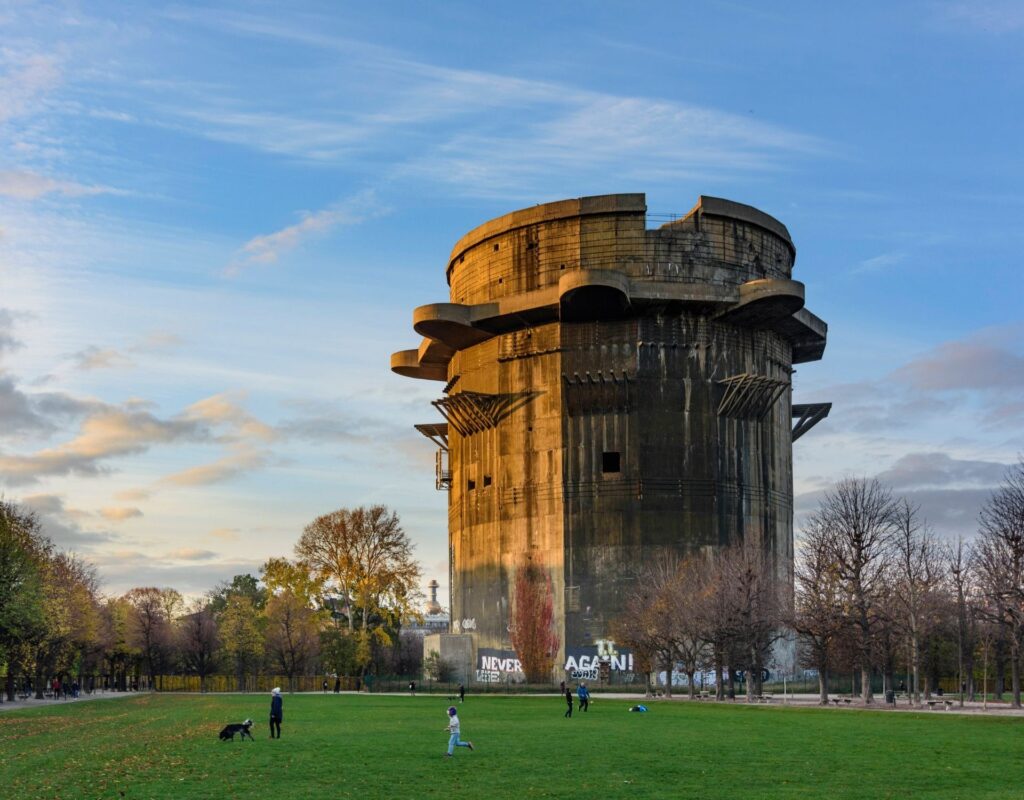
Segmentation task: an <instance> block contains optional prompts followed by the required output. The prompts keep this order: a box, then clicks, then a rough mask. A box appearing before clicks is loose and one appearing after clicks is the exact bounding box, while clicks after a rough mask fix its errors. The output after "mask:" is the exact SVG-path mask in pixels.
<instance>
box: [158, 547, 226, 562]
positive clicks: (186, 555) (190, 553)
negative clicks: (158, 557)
mask: <svg viewBox="0 0 1024 800" xmlns="http://www.w3.org/2000/svg"><path fill="white" fill-rule="evenodd" d="M216 557H217V554H216V553H215V552H213V551H212V550H202V549H200V548H197V547H179V548H178V549H177V550H171V551H170V552H169V553H167V554H165V555H164V558H170V559H174V560H175V561H209V560H210V559H211V558H216Z"/></svg>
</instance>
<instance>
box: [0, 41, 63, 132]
mask: <svg viewBox="0 0 1024 800" xmlns="http://www.w3.org/2000/svg"><path fill="white" fill-rule="evenodd" d="M0 69H2V70H3V72H2V73H0V122H5V121H7V120H10V119H14V118H16V117H20V116H24V115H27V114H30V113H33V112H35V111H36V110H38V108H39V104H40V101H41V100H42V98H43V97H44V96H45V95H46V93H47V92H49V91H51V90H52V89H54V88H55V87H57V86H58V85H59V84H60V81H61V69H60V62H59V61H58V59H57V58H56V57H55V56H54V55H50V54H45V53H23V52H18V51H15V50H11V49H9V48H4V47H0Z"/></svg>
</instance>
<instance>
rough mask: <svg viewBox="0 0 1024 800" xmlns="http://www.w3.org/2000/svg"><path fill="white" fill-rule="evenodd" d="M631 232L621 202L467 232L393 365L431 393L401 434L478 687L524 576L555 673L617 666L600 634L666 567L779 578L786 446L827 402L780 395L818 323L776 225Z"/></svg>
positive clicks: (722, 211)
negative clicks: (434, 510)
mask: <svg viewBox="0 0 1024 800" xmlns="http://www.w3.org/2000/svg"><path fill="white" fill-rule="evenodd" d="M647 223H648V217H647V208H646V201H645V197H644V195H642V194H618V195H605V196H599V197H584V198H579V199H576V200H565V201H561V202H556V203H548V204H545V205H540V206H535V207H533V208H528V209H524V210H522V211H516V212H513V213H511V214H508V215H505V216H503V217H499V218H498V219H495V220H492V221H490V222H487V223H485V224H483V225H481V226H480V227H478V228H476V229H474V230H473V231H470V232H469V233H468V234H466V235H465V236H464V237H463V238H462V239H461V240H460V241H459V242H458V243H457V244H456V245H455V248H454V249H453V250H452V253H451V256H450V258H449V260H448V263H447V267H446V276H447V280H448V284H449V287H450V292H449V295H450V296H449V300H448V301H447V302H443V303H434V304H430V305H425V306H420V307H419V308H417V309H415V311H414V312H413V328H414V330H415V331H416V332H417V333H418V334H420V335H421V336H422V337H423V338H422V341H421V342H420V344H419V346H418V347H417V348H415V349H412V350H404V351H400V352H397V353H395V354H394V355H393V356H392V359H391V368H392V370H393V371H394V372H395V373H397V374H399V375H404V376H407V377H411V378H419V379H425V380H431V381H436V382H437V383H438V386H439V389H438V397H437V399H436V400H434V401H433V406H434V408H435V409H436V411H437V413H438V418H437V419H436V420H435V421H433V422H428V423H424V424H422V425H418V426H417V428H418V429H419V430H420V432H421V433H423V434H424V435H426V436H427V437H429V438H430V439H431V440H432V441H434V442H435V444H437V446H438V453H437V466H436V476H435V480H436V483H437V486H438V488H439V489H442V490H444V491H446V492H447V495H448V521H449V525H448V527H449V531H448V532H449V565H450V572H451V574H450V581H449V585H450V587H451V604H450V608H451V619H452V631H451V637H450V641H449V640H447V639H445V640H444V641H443V642H442V641H440V640H439V649H438V652H441V654H442V656H444V651H446V650H449V649H451V648H454V649H451V655H452V656H453V657H454V656H455V655H456V654H458V659H459V660H461V661H464V662H468V663H472V665H473V667H474V675H473V676H472V677H473V678H479V679H482V680H493V679H494V677H495V673H499V675H500V672H501V670H496V669H488V668H487V667H488V666H490V667H496V666H500V667H503V668H513V667H514V666H515V664H516V660H515V657H516V654H515V648H514V647H513V643H512V638H511V633H510V631H511V625H512V621H513V617H514V615H515V613H516V602H517V599H516V592H517V591H520V592H522V591H523V590H522V588H520V589H519V590H517V589H516V587H517V576H520V573H521V571H523V570H529V571H530V574H532V575H541V576H543V579H542V580H540V582H539V583H538V584H537V587H536V589H537V591H540V592H541V593H543V594H544V595H546V602H547V606H548V608H549V609H550V612H551V620H552V623H551V626H552V629H553V632H554V634H555V636H556V637H557V642H558V645H557V650H558V652H557V654H556V655H555V657H554V659H553V669H552V678H553V679H556V680H557V679H558V676H559V675H561V674H564V673H562V667H564V666H565V665H566V664H569V665H570V667H572V666H573V665H575V667H576V668H578V669H579V673H580V675H586V676H587V677H592V676H593V674H594V673H595V670H596V669H597V667H598V665H601V664H606V665H614V666H615V667H618V668H625V667H626V666H627V665H628V663H629V661H628V658H627V654H624V653H621V652H619V651H618V649H617V648H616V645H615V643H614V641H613V640H612V637H611V634H610V626H611V623H612V621H613V619H614V618H615V616H616V615H617V614H619V613H620V612H621V611H622V609H623V607H624V605H625V603H626V600H627V599H628V598H629V596H630V595H631V593H632V592H633V591H634V590H635V587H636V585H637V580H638V579H639V577H640V575H641V574H642V573H643V570H644V568H645V567H646V566H647V565H649V564H651V563H652V562H653V561H655V560H656V559H658V558H660V557H661V556H663V555H664V554H667V553H671V554H677V555H686V554H688V553H693V552H698V551H701V550H703V549H706V548H711V549H715V548H721V547H724V546H728V545H730V544H733V543H737V542H741V541H753V542H756V543H758V544H759V545H760V546H762V547H763V548H764V549H765V550H766V551H767V552H768V553H770V554H771V556H772V559H773V564H774V569H775V570H776V574H777V576H778V577H779V578H780V579H781V580H784V581H791V580H792V569H793V503H792V501H793V483H792V480H793V479H792V474H793V473H792V453H793V447H792V445H793V441H794V440H795V439H797V438H798V437H799V436H801V435H802V434H803V433H804V432H806V430H808V429H809V428H810V427H811V426H813V425H814V424H815V423H816V422H818V421H819V420H820V419H822V418H823V417H824V416H826V415H827V413H828V411H829V407H830V406H829V404H817V405H806V404H805V405H800V404H797V405H794V404H793V402H792V376H793V372H794V369H793V365H794V364H800V363H804V362H808V361H814V360H817V359H820V358H821V357H822V354H823V351H824V348H825V340H826V325H825V323H824V322H823V321H822V320H820V319H819V318H818V317H816V316H814V315H813V314H812V313H810V312H809V311H808V310H807V309H806V308H804V287H803V284H801V283H799V282H798V281H795V280H793V278H792V268H793V263H794V260H795V256H796V250H795V247H794V245H793V242H792V240H791V239H790V236H789V232H788V231H787V230H786V227H785V226H784V225H783V224H782V223H781V222H779V221H778V220H776V219H774V218H772V217H770V216H768V215H767V214H765V213H763V212H761V211H759V210H757V209H755V208H752V207H750V206H746V205H742V204H740V203H735V202H732V201H728V200H723V199H719V198H712V197H701V198H700V199H699V200H698V202H697V204H696V205H695V206H694V208H693V210H692V211H690V212H689V213H688V214H687V215H685V216H683V217H680V218H678V219H673V220H669V221H667V222H665V223H664V224H660V225H658V226H657V227H648V224H647ZM523 574H525V573H523ZM518 585H519V586H520V587H522V586H523V585H524V584H523V583H522V581H520V582H519V583H518ZM533 607H534V608H535V607H536V603H534V606H533ZM427 638H428V639H429V640H431V641H432V640H433V639H434V638H435V637H433V636H431V637H427ZM442 639H444V637H443V636H442ZM463 642H469V643H471V644H470V645H466V644H463ZM428 646H429V645H427V644H426V641H425V646H424V651H425V652H427V647H428ZM467 646H470V647H471V649H472V653H471V655H470V656H467V655H466V653H465V649H466V647H467ZM580 664H586V665H587V666H586V667H585V668H581V667H580V666H579V665H580Z"/></svg>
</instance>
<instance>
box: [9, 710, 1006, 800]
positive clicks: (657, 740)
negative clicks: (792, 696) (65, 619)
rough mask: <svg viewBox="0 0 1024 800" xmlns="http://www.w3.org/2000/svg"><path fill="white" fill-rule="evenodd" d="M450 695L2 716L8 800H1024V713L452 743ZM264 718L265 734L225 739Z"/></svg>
mask: <svg viewBox="0 0 1024 800" xmlns="http://www.w3.org/2000/svg"><path fill="white" fill-rule="evenodd" d="M447 705H448V703H447V702H446V701H445V699H444V698H443V697H440V698H439V697H437V696H434V697H416V698H410V697H404V696H388V695H361V696H353V695H340V696H336V695H326V696H318V695H303V696H294V697H292V696H287V695H286V696H285V698H284V729H283V738H282V739H280V740H274V741H271V740H270V739H269V738H268V731H267V726H266V718H267V714H268V709H269V706H270V699H269V696H267V697H264V696H252V695H249V696H238V695H217V696H210V695H207V696H201V697H200V696H190V695H185V696H173V695H160V696H156V695H143V696H139V697H133V698H130V699H119V700H111V701H97V702H87V703H79V704H72V703H68V704H58V705H54V706H52V707H49V708H38V709H28V710H25V711H16V712H6V713H4V714H2V715H0V797H3V798H14V799H16V800H31V799H33V798H65V799H66V800H79V798H82V799H83V800H85V799H88V798H115V799H116V798H122V797H123V798H129V799H132V798H179V797H180V798H219V799H223V798H233V797H239V798H241V797H244V798H252V799H253V800H257V798H270V800H285V799H286V798H303V800H308V799H319V798H331V800H333V798H339V797H354V798H360V800H372V799H373V798H398V799H399V800H406V798H408V799H409V800H415V799H416V798H422V797H443V798H456V797H466V798H519V797H526V798H530V797H559V798H570V797H585V798H590V799H591V800H594V799H596V798H619V797H624V798H634V797H636V798H652V797H658V798H662V797H664V798H669V797H671V798H691V797H692V798H700V800H713V799H714V798H728V800H759V799H760V798H782V797H787V798H788V797H793V798H795V797H801V798H826V800H840V799H841V798H872V800H874V799H875V798H919V797H927V798H933V797H944V798H945V797H948V798H1020V797H1024V757H1022V756H1024V727H1022V726H1024V719H1010V718H1002V719H1000V718H991V717H967V716H959V715H954V714H945V713H939V712H927V713H921V714H910V713H894V712H890V713H886V712H859V711H854V710H850V709H838V710H837V709H826V710H820V709H791V708H778V707H776V708H768V707H745V706H727V705H718V704H713V703H707V704H701V703H688V702H678V703H657V702H655V703H651V704H650V705H649V707H650V709H651V710H650V712H649V713H647V714H631V713H628V711H627V709H628V707H629V706H630V705H631V703H630V702H629V701H626V700H610V699H604V698H601V697H600V696H598V697H597V699H596V700H595V701H594V702H593V704H592V705H591V709H590V711H589V712H588V713H587V714H580V713H576V714H574V715H573V718H572V719H563V718H562V713H563V711H564V702H562V701H561V700H560V699H559V698H557V697H550V698H538V697H473V696H470V697H469V698H468V699H467V700H466V703H465V704H464V705H463V706H461V708H460V714H459V716H460V717H461V719H462V730H463V738H464V739H469V740H471V741H473V743H474V745H475V746H476V752H473V753H471V752H469V750H467V749H465V748H458V749H456V752H455V757H454V758H452V759H445V758H443V757H442V754H443V753H444V751H445V748H446V746H447V738H448V737H447V734H446V733H444V732H443V728H444V727H445V725H446V715H445V708H446V707H447ZM246 717H252V719H254V720H256V723H257V724H256V726H254V729H253V732H254V735H255V736H256V741H255V742H249V741H245V742H241V741H235V742H233V743H232V742H227V743H221V742H219V741H218V740H217V733H218V732H219V730H220V728H221V727H222V726H223V725H224V724H225V723H227V722H235V721H241V720H243V719H245V718H246Z"/></svg>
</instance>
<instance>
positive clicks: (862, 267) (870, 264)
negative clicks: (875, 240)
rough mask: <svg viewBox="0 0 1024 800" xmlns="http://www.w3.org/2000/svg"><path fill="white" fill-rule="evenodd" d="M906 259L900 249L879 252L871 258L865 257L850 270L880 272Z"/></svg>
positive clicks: (855, 271) (854, 271) (905, 255)
mask: <svg viewBox="0 0 1024 800" xmlns="http://www.w3.org/2000/svg"><path fill="white" fill-rule="evenodd" d="M906 260H907V254H906V253H905V252H903V251H902V250H895V251H893V252H890V253H881V254H879V255H877V256H872V257H871V258H865V259H864V260H863V261H861V262H860V263H858V264H856V265H855V266H854V267H853V269H852V270H850V271H851V272H853V273H861V272H881V271H883V270H886V269H888V268H889V267H894V266H896V265H897V264H902V263H903V262H904V261H906Z"/></svg>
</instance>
